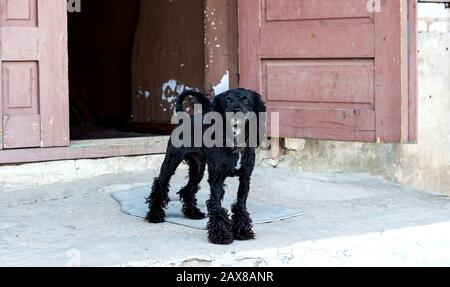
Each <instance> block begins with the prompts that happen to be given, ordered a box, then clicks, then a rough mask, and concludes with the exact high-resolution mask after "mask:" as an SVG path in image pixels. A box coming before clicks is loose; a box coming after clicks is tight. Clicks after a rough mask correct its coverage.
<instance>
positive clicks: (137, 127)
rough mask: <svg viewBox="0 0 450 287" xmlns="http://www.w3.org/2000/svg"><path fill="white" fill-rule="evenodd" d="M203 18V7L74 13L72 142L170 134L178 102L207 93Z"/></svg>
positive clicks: (106, 5) (116, 5)
mask: <svg viewBox="0 0 450 287" xmlns="http://www.w3.org/2000/svg"><path fill="white" fill-rule="evenodd" d="M203 11H204V3H203V0H191V1H184V0H172V1H162V0H129V1H123V0H96V1H84V2H83V5H82V11H81V12H80V13H69V15H68V33H69V83H70V84H69V85H70V89H69V96H70V124H71V140H84V139H109V138H129V137H147V136H153V135H162V134H168V133H170V131H171V129H172V125H171V124H170V119H171V117H172V115H173V110H172V109H173V100H174V98H176V96H177V95H178V94H179V93H180V92H181V91H183V90H184V89H188V88H197V89H202V88H203V87H204V78H205V76H204V69H205V64H204V63H205V60H204V58H205V57H204V16H203V13H204V12H203Z"/></svg>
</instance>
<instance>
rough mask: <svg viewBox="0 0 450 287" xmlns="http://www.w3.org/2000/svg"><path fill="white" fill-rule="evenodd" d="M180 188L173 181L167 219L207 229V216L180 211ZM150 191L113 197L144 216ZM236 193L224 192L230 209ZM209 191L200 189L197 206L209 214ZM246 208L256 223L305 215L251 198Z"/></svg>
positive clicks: (128, 211)
mask: <svg viewBox="0 0 450 287" xmlns="http://www.w3.org/2000/svg"><path fill="white" fill-rule="evenodd" d="M180 189H181V185H177V184H173V185H172V187H171V197H170V198H171V202H170V203H169V206H168V208H167V210H166V222H169V223H173V224H178V225H182V226H186V227H191V228H195V229H202V230H204V229H206V224H207V222H208V220H207V219H204V220H191V219H187V218H185V217H184V216H183V214H182V213H181V202H180V200H179V199H178V198H177V197H173V196H172V194H175V192H173V191H175V190H176V191H178V190H180ZM149 193H150V187H149V186H141V187H135V188H132V189H127V190H123V191H118V192H115V193H113V194H112V197H113V198H114V199H116V200H117V201H118V202H119V204H120V207H121V210H122V212H124V213H126V214H128V215H131V216H136V217H141V218H145V216H146V214H147V211H148V206H147V204H146V203H145V199H146V198H147V197H148V195H149ZM235 196H236V194H235V193H232V192H229V193H227V194H226V195H225V199H224V202H223V207H225V208H226V209H228V210H230V208H231V205H232V203H233V200H235ZM207 197H208V192H205V191H200V192H199V193H198V195H197V198H198V206H199V208H200V209H201V210H202V211H203V212H204V213H205V214H206V213H207V211H206V200H207V199H208V198H207ZM247 208H248V210H249V212H250V214H251V217H252V219H253V222H254V223H255V224H262V223H271V222H275V221H281V220H286V219H289V218H293V217H298V216H302V215H304V214H305V212H304V211H302V210H299V209H292V208H287V207H283V206H278V205H272V204H268V203H264V202H255V201H254V200H249V202H248V204H247Z"/></svg>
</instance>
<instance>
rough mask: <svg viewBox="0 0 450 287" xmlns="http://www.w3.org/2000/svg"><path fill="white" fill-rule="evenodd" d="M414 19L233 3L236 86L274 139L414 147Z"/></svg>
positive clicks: (345, 6) (309, 0)
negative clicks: (265, 117) (254, 99)
mask: <svg viewBox="0 0 450 287" xmlns="http://www.w3.org/2000/svg"><path fill="white" fill-rule="evenodd" d="M370 3H374V4H375V6H370V5H369V4H370ZM378 3H380V6H379V7H377V5H376V4H378ZM378 8H379V9H378ZM415 15H416V13H415V1H413V0H410V1H409V0H400V1H399V0H384V1H371V0H320V1H317V0H239V39H240V85H241V86H243V87H247V88H250V89H254V90H257V91H259V92H261V93H262V95H263V96H264V98H265V100H266V102H267V105H268V107H269V111H270V112H279V115H280V133H281V136H282V137H294V138H313V139H324V140H345V141H365V142H374V141H380V142H401V141H414V140H415V135H416V133H415V117H416V114H415V110H416V109H415V105H414V103H415V101H414V97H415V94H416V93H415V79H414V78H413V77H414V75H415V68H416V65H415V51H413V50H415V39H416V38H415V25H416V21H415ZM408 35H409V36H410V37H408Z"/></svg>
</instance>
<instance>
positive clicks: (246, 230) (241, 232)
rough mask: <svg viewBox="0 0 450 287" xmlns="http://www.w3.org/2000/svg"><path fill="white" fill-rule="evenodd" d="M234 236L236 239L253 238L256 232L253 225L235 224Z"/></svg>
mask: <svg viewBox="0 0 450 287" xmlns="http://www.w3.org/2000/svg"><path fill="white" fill-rule="evenodd" d="M233 237H234V239H236V240H239V241H244V240H253V239H255V233H254V232H253V230H252V227H251V226H239V227H237V226H233Z"/></svg>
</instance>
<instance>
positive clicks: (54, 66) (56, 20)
mask: <svg viewBox="0 0 450 287" xmlns="http://www.w3.org/2000/svg"><path fill="white" fill-rule="evenodd" d="M66 4H67V3H66V1H61V0H0V135H1V136H0V149H2V148H3V149H15V148H29V147H53V146H66V145H68V144H69V135H68V132H69V123H68V88H67V82H68V77H67V32H66V30H67V24H66V17H67V10H66Z"/></svg>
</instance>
